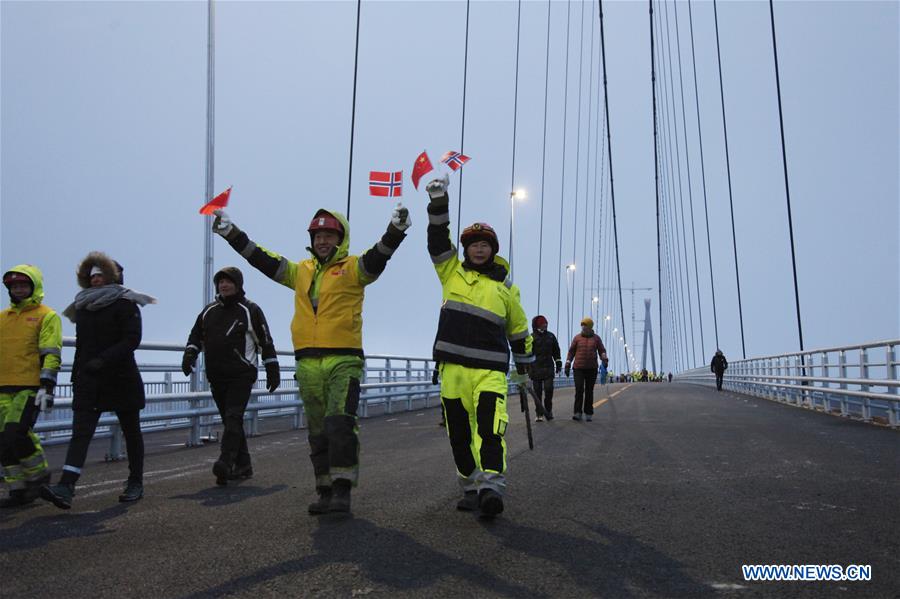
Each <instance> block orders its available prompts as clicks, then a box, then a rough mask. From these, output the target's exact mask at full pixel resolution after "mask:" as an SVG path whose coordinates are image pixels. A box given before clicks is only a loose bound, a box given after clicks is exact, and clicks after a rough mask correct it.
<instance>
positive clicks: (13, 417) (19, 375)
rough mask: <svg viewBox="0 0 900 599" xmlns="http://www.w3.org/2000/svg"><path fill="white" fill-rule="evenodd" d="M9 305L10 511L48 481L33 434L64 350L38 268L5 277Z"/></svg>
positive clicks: (2, 386)
mask: <svg viewBox="0 0 900 599" xmlns="http://www.w3.org/2000/svg"><path fill="white" fill-rule="evenodd" d="M3 284H4V285H5V286H6V289H7V291H8V292H9V299H10V302H11V303H10V306H9V308H7V309H6V310H3V312H0V464H2V466H3V471H2V473H3V478H4V479H5V480H6V484H7V486H9V496H8V497H5V498H3V499H0V507H2V508H12V507H18V506H20V505H25V504H28V503H31V502H32V501H34V500H35V499H37V498H38V496H39V494H40V488H41V486H43V485H45V484H47V483H48V482H50V472H49V471H48V468H47V459H46V458H45V457H44V450H43V448H41V441H40V438H39V437H38V436H37V435H36V434H35V433H34V430H32V429H34V424H35V422H36V421H37V417H38V414H39V413H41V412H44V413H48V412H49V411H50V409H51V408H52V407H53V391H54V390H55V388H56V373H57V372H59V367H60V355H61V354H60V352H61V350H62V322H61V321H60V318H59V315H58V314H57V313H56V312H54V311H53V309H52V308H50V307H48V306H45V305H44V304H43V303H42V301H43V299H44V280H43V275H42V274H41V271H40V269H38V268H37V267H36V266H31V265H29V264H20V265H19V266H14V267H13V268H11V269H9V270H8V271H6V272H5V273H3Z"/></svg>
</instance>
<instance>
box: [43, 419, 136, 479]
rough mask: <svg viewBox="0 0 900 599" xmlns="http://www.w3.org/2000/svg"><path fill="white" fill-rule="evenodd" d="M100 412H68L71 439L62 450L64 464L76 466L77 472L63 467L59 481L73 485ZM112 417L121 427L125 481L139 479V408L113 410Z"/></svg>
mask: <svg viewBox="0 0 900 599" xmlns="http://www.w3.org/2000/svg"><path fill="white" fill-rule="evenodd" d="M101 414H102V412H97V411H94V410H74V411H73V412H72V440H71V441H70V442H69V449H68V451H66V466H72V467H73V468H77V469H78V471H79V472H72V471H71V470H65V469H63V473H62V477H61V478H60V480H59V482H61V483H63V484H72V485H74V484H75V481H77V480H78V477H79V476H80V474H79V473H80V471H81V468H82V466H84V461H85V460H86V459H87V453H88V448H89V447H90V445H91V439H93V438H94V432H95V431H96V430H97V422H98V421H99V420H100V415H101ZM116 418H118V419H119V426H120V427H122V433H124V435H125V449H126V451H127V452H128V481H129V482H138V483H139V482H143V480H144V437H143V435H142V434H141V412H140V410H133V411H130V412H116Z"/></svg>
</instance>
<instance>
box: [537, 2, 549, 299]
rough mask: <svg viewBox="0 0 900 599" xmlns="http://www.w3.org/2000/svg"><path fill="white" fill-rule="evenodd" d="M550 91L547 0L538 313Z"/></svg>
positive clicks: (542, 263) (542, 262) (538, 293)
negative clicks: (548, 95)
mask: <svg viewBox="0 0 900 599" xmlns="http://www.w3.org/2000/svg"><path fill="white" fill-rule="evenodd" d="M549 90H550V0H547V49H546V56H545V57H544V142H543V145H542V146H541V148H542V149H541V232H540V235H539V236H538V292H537V313H538V314H540V313H541V275H542V271H543V268H542V267H543V265H544V258H543V256H544V175H545V174H546V172H547V93H548V91H549Z"/></svg>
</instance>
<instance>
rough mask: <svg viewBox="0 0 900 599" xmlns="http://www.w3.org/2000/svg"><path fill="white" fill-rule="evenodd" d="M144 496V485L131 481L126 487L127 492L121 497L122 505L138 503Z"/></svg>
mask: <svg viewBox="0 0 900 599" xmlns="http://www.w3.org/2000/svg"><path fill="white" fill-rule="evenodd" d="M143 496H144V484H143V483H142V482H140V481H136V480H130V481H128V483H127V484H126V485H125V491H123V492H122V494H121V495H119V502H120V503H130V502H132V501H137V500H138V499H140V498H141V497H143Z"/></svg>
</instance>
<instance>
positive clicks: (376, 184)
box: [369, 171, 403, 198]
mask: <svg viewBox="0 0 900 599" xmlns="http://www.w3.org/2000/svg"><path fill="white" fill-rule="evenodd" d="M369 195H373V196H379V197H382V198H396V197H399V196H401V195H403V171H394V172H387V171H369Z"/></svg>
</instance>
